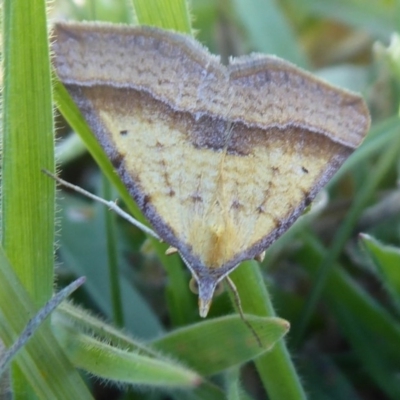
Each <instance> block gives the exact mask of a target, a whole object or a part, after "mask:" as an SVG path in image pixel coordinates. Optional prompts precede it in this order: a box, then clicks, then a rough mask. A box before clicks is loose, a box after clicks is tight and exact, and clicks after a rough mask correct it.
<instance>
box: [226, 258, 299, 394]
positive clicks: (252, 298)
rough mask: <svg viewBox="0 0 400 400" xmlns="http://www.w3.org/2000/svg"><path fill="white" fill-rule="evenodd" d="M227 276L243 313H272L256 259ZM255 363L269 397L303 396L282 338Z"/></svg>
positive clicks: (264, 315) (265, 315)
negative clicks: (235, 289) (238, 297)
mask: <svg viewBox="0 0 400 400" xmlns="http://www.w3.org/2000/svg"><path fill="white" fill-rule="evenodd" d="M230 276H231V278H232V280H233V281H234V283H235V285H236V287H237V289H238V292H239V295H240V299H241V303H242V307H243V311H244V312H245V313H249V314H253V315H258V316H263V317H273V316H275V311H274V308H273V306H272V303H271V298H270V296H269V293H268V291H267V288H266V286H265V283H264V279H263V276H262V275H261V271H260V268H259V266H258V264H257V263H256V262H255V261H247V262H244V263H242V264H241V265H240V266H239V267H238V268H237V269H236V270H235V271H234V272H233V273H232V274H231V275H230ZM255 364H256V367H257V371H258V373H259V375H260V378H261V380H262V382H263V385H264V387H265V390H266V391H267V393H268V397H269V399H271V400H281V399H287V400H297V399H299V400H300V399H302V400H304V399H306V394H305V392H304V389H303V387H302V385H301V382H300V378H299V376H298V375H297V373H296V370H295V367H294V365H293V362H292V360H291V358H290V355H289V351H288V349H287V347H286V344H285V342H284V341H283V340H280V341H279V342H277V343H276V344H275V346H274V347H273V348H272V350H271V351H269V352H268V353H266V354H264V355H262V356H260V357H258V358H257V359H256V360H255Z"/></svg>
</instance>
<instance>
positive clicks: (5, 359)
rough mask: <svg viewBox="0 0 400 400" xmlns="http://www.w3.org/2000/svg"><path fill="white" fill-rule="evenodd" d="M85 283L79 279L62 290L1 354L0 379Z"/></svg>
mask: <svg viewBox="0 0 400 400" xmlns="http://www.w3.org/2000/svg"><path fill="white" fill-rule="evenodd" d="M84 282H85V278H84V277H82V278H78V279H77V280H76V281H74V282H72V283H70V284H69V285H68V286H67V287H65V288H64V289H62V290H60V291H59V292H58V293H57V294H56V295H54V296H53V297H52V298H51V299H50V300H49V301H48V302H47V303H46V304H45V306H44V307H42V308H41V309H40V310H39V312H38V313H37V314H36V315H35V316H34V317H33V318H31V319H30V320H29V322H28V324H27V325H26V327H25V329H24V330H23V332H22V333H21V335H20V336H19V338H18V339H17V340H16V341H15V342H14V344H13V345H12V346H11V347H10V348H9V349H8V350H7V351H6V352H5V353H4V354H0V356H1V357H0V377H1V376H2V375H3V373H4V372H5V370H6V368H7V366H8V364H9V363H10V362H11V360H12V359H13V358H14V357H15V356H16V355H17V353H18V351H19V350H21V348H22V347H23V346H25V344H26V343H27V342H28V340H29V339H30V338H31V337H32V335H33V334H34V333H35V332H36V331H37V329H38V328H39V326H40V325H41V324H42V323H43V321H44V320H45V319H46V318H47V317H48V316H49V315H50V314H51V313H52V312H53V311H54V310H55V309H56V307H58V306H59V305H60V303H61V302H62V301H63V300H65V299H66V298H67V297H68V296H69V295H71V293H73V292H74V291H75V290H76V289H78V287H79V286H81V285H82V284H83V283H84Z"/></svg>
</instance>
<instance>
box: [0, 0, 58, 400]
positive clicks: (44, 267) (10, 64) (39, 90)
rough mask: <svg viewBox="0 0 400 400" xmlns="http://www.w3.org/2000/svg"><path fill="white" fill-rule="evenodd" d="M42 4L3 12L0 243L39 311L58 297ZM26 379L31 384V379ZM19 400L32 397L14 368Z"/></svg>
mask: <svg viewBox="0 0 400 400" xmlns="http://www.w3.org/2000/svg"><path fill="white" fill-rule="evenodd" d="M46 24H47V22H46V2H45V1H44V0H33V1H29V2H26V1H24V0H16V1H14V0H6V1H5V2H4V4H3V25H2V28H3V33H2V37H3V51H4V53H3V57H4V58H3V60H4V61H3V68H4V88H3V119H2V122H3V126H2V133H3V152H2V156H3V157H2V227H1V237H2V244H3V247H4V250H5V252H6V253H7V256H8V257H9V260H10V262H11V264H12V266H13V268H14V269H15V272H16V273H17V275H18V277H19V279H20V280H21V282H22V283H23V285H24V286H25V288H26V289H27V291H28V293H29V294H30V295H31V298H32V301H33V302H34V304H35V306H36V307H38V308H39V307H41V306H43V305H44V304H45V303H46V301H47V300H48V299H49V298H50V297H51V294H52V290H53V262H54V260H53V251H54V249H53V242H54V183H53V182H49V181H48V180H47V182H46V180H45V179H43V178H44V177H43V176H42V174H41V168H43V167H45V168H48V169H50V170H53V169H54V155H53V151H54V149H53V148H54V143H53V140H54V139H53V115H52V97H51V79H50V61H49V49H48V40H47V25H46ZM26 378H28V377H26ZM12 386H13V389H14V396H15V397H16V399H18V398H20V397H21V398H22V397H23V396H26V395H27V396H29V395H30V394H32V389H31V388H30V387H29V385H28V384H27V383H26V380H25V378H24V377H23V374H22V373H21V372H20V371H19V369H18V367H17V366H16V365H15V366H13V374H12Z"/></svg>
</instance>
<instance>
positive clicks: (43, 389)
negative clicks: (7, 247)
mask: <svg viewBox="0 0 400 400" xmlns="http://www.w3.org/2000/svg"><path fill="white" fill-rule="evenodd" d="M35 314H36V308H35V307H34V305H33V302H32V300H31V298H30V296H29V295H28V293H27V292H26V290H25V289H24V287H23V286H22V284H21V283H20V281H19V279H18V277H17V276H16V274H15V272H14V270H13V268H12V267H11V265H10V264H9V262H8V260H7V259H6V256H5V254H4V252H3V249H2V248H1V247H0V337H1V340H2V341H3V342H4V344H5V345H6V346H7V347H11V346H12V345H13V343H15V341H16V340H18V337H19V336H20V335H21V332H22V331H23V329H24V327H25V326H26V325H27V323H28V321H30V320H31V318H33V317H34V316H35ZM14 362H15V363H16V365H18V368H19V371H21V373H22V374H23V376H24V377H25V378H26V380H27V382H28V383H29V386H27V387H28V391H27V392H26V393H24V394H22V393H19V394H18V396H17V397H19V396H21V398H27V397H26V396H27V394H29V395H34V394H35V393H36V395H37V396H39V398H43V399H59V398H62V399H71V400H76V399H91V396H90V393H89V392H88V390H87V388H86V386H85V384H84V383H83V381H82V379H81V377H80V376H79V374H78V372H77V371H76V370H75V369H74V367H73V366H72V365H71V363H70V362H69V360H68V359H67V358H66V356H65V355H64V352H63V351H62V349H61V347H60V346H59V345H58V343H57V340H56V339H55V337H54V336H53V333H52V331H51V329H50V326H49V325H48V324H46V323H45V324H43V325H42V326H41V327H40V328H39V329H37V330H36V332H35V334H34V335H33V337H31V339H30V340H29V342H27V343H26V344H25V346H24V347H23V348H22V349H20V351H19V352H18V354H17V356H16V357H15V361H14Z"/></svg>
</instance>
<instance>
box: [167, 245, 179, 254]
mask: <svg viewBox="0 0 400 400" xmlns="http://www.w3.org/2000/svg"><path fill="white" fill-rule="evenodd" d="M177 252H178V249H177V248H176V247H172V246H169V247H168V249H167V250H165V255H166V256H170V255H171V254H174V253H177Z"/></svg>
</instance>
